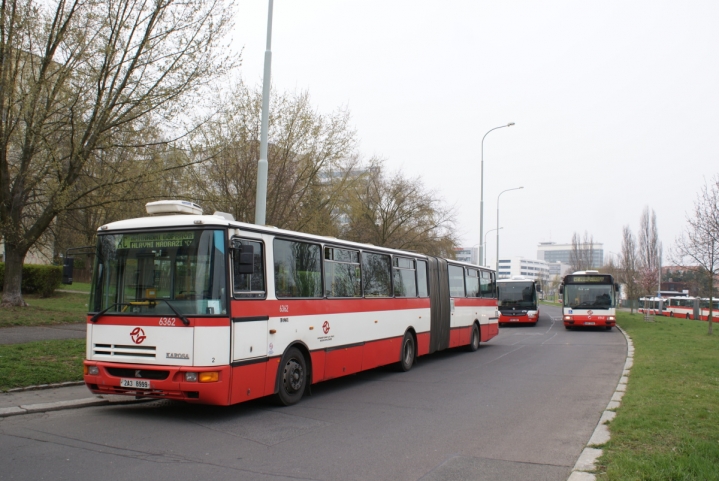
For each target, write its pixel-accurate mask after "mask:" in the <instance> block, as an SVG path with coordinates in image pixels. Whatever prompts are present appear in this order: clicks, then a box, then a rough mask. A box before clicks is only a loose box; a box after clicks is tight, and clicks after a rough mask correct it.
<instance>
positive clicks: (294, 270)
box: [273, 239, 322, 298]
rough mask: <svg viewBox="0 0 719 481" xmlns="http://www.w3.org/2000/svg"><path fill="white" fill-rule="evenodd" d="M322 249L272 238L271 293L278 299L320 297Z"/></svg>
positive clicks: (312, 245)
mask: <svg viewBox="0 0 719 481" xmlns="http://www.w3.org/2000/svg"><path fill="white" fill-rule="evenodd" d="M321 253H322V250H321V249H320V246H319V245H317V244H309V243H307V242H296V241H289V240H283V239H275V240H274V243H273V254H274V257H275V266H274V267H275V269H274V272H275V294H276V295H277V297H278V298H282V297H309V298H313V297H322V271H321V262H322V260H321V259H320V257H321Z"/></svg>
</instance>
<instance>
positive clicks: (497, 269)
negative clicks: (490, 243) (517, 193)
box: [495, 186, 524, 279]
mask: <svg viewBox="0 0 719 481" xmlns="http://www.w3.org/2000/svg"><path fill="white" fill-rule="evenodd" d="M519 189H524V186H522V187H514V188H512V189H507V190H503V191H502V192H500V193H499V195H498V196H497V229H496V230H497V263H496V264H495V266H496V267H495V270H496V272H497V279H499V197H500V196H501V195H502V194H504V193H505V192H509V191H510V190H519Z"/></svg>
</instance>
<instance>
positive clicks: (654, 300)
mask: <svg viewBox="0 0 719 481" xmlns="http://www.w3.org/2000/svg"><path fill="white" fill-rule="evenodd" d="M667 301H668V299H662V298H661V297H640V298H639V309H638V311H639V312H640V313H641V314H651V315H653V316H658V315H660V314H661V312H660V303H663V305H662V306H661V307H662V310H664V309H666V306H667ZM665 314H667V315H668V313H667V312H665Z"/></svg>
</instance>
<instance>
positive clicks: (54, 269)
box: [0, 262, 62, 297]
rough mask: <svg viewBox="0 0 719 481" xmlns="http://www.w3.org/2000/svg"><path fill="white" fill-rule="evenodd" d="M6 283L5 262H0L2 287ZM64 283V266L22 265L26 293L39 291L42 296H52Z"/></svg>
mask: <svg viewBox="0 0 719 481" xmlns="http://www.w3.org/2000/svg"><path fill="white" fill-rule="evenodd" d="M4 283H5V263H4V262H0V289H2V286H3V284H4ZM61 283H62V267H61V266H46V265H38V264H24V265H23V266H22V286H21V290H22V292H23V293H24V294H34V293H36V292H37V293H39V294H40V297H50V296H52V295H53V293H54V292H55V289H57V288H58V287H60V284H61Z"/></svg>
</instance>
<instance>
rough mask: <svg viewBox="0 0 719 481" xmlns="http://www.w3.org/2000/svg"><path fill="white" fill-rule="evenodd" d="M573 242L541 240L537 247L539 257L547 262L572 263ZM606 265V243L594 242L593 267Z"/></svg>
mask: <svg viewBox="0 0 719 481" xmlns="http://www.w3.org/2000/svg"><path fill="white" fill-rule="evenodd" d="M571 256H572V244H557V243H556V242H540V243H539V246H538V247H537V259H541V260H544V261H547V262H561V263H563V264H566V265H571V263H572V262H571V258H572V257H571ZM603 265H604V244H602V243H599V242H595V243H594V244H592V267H601V266H603Z"/></svg>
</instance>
